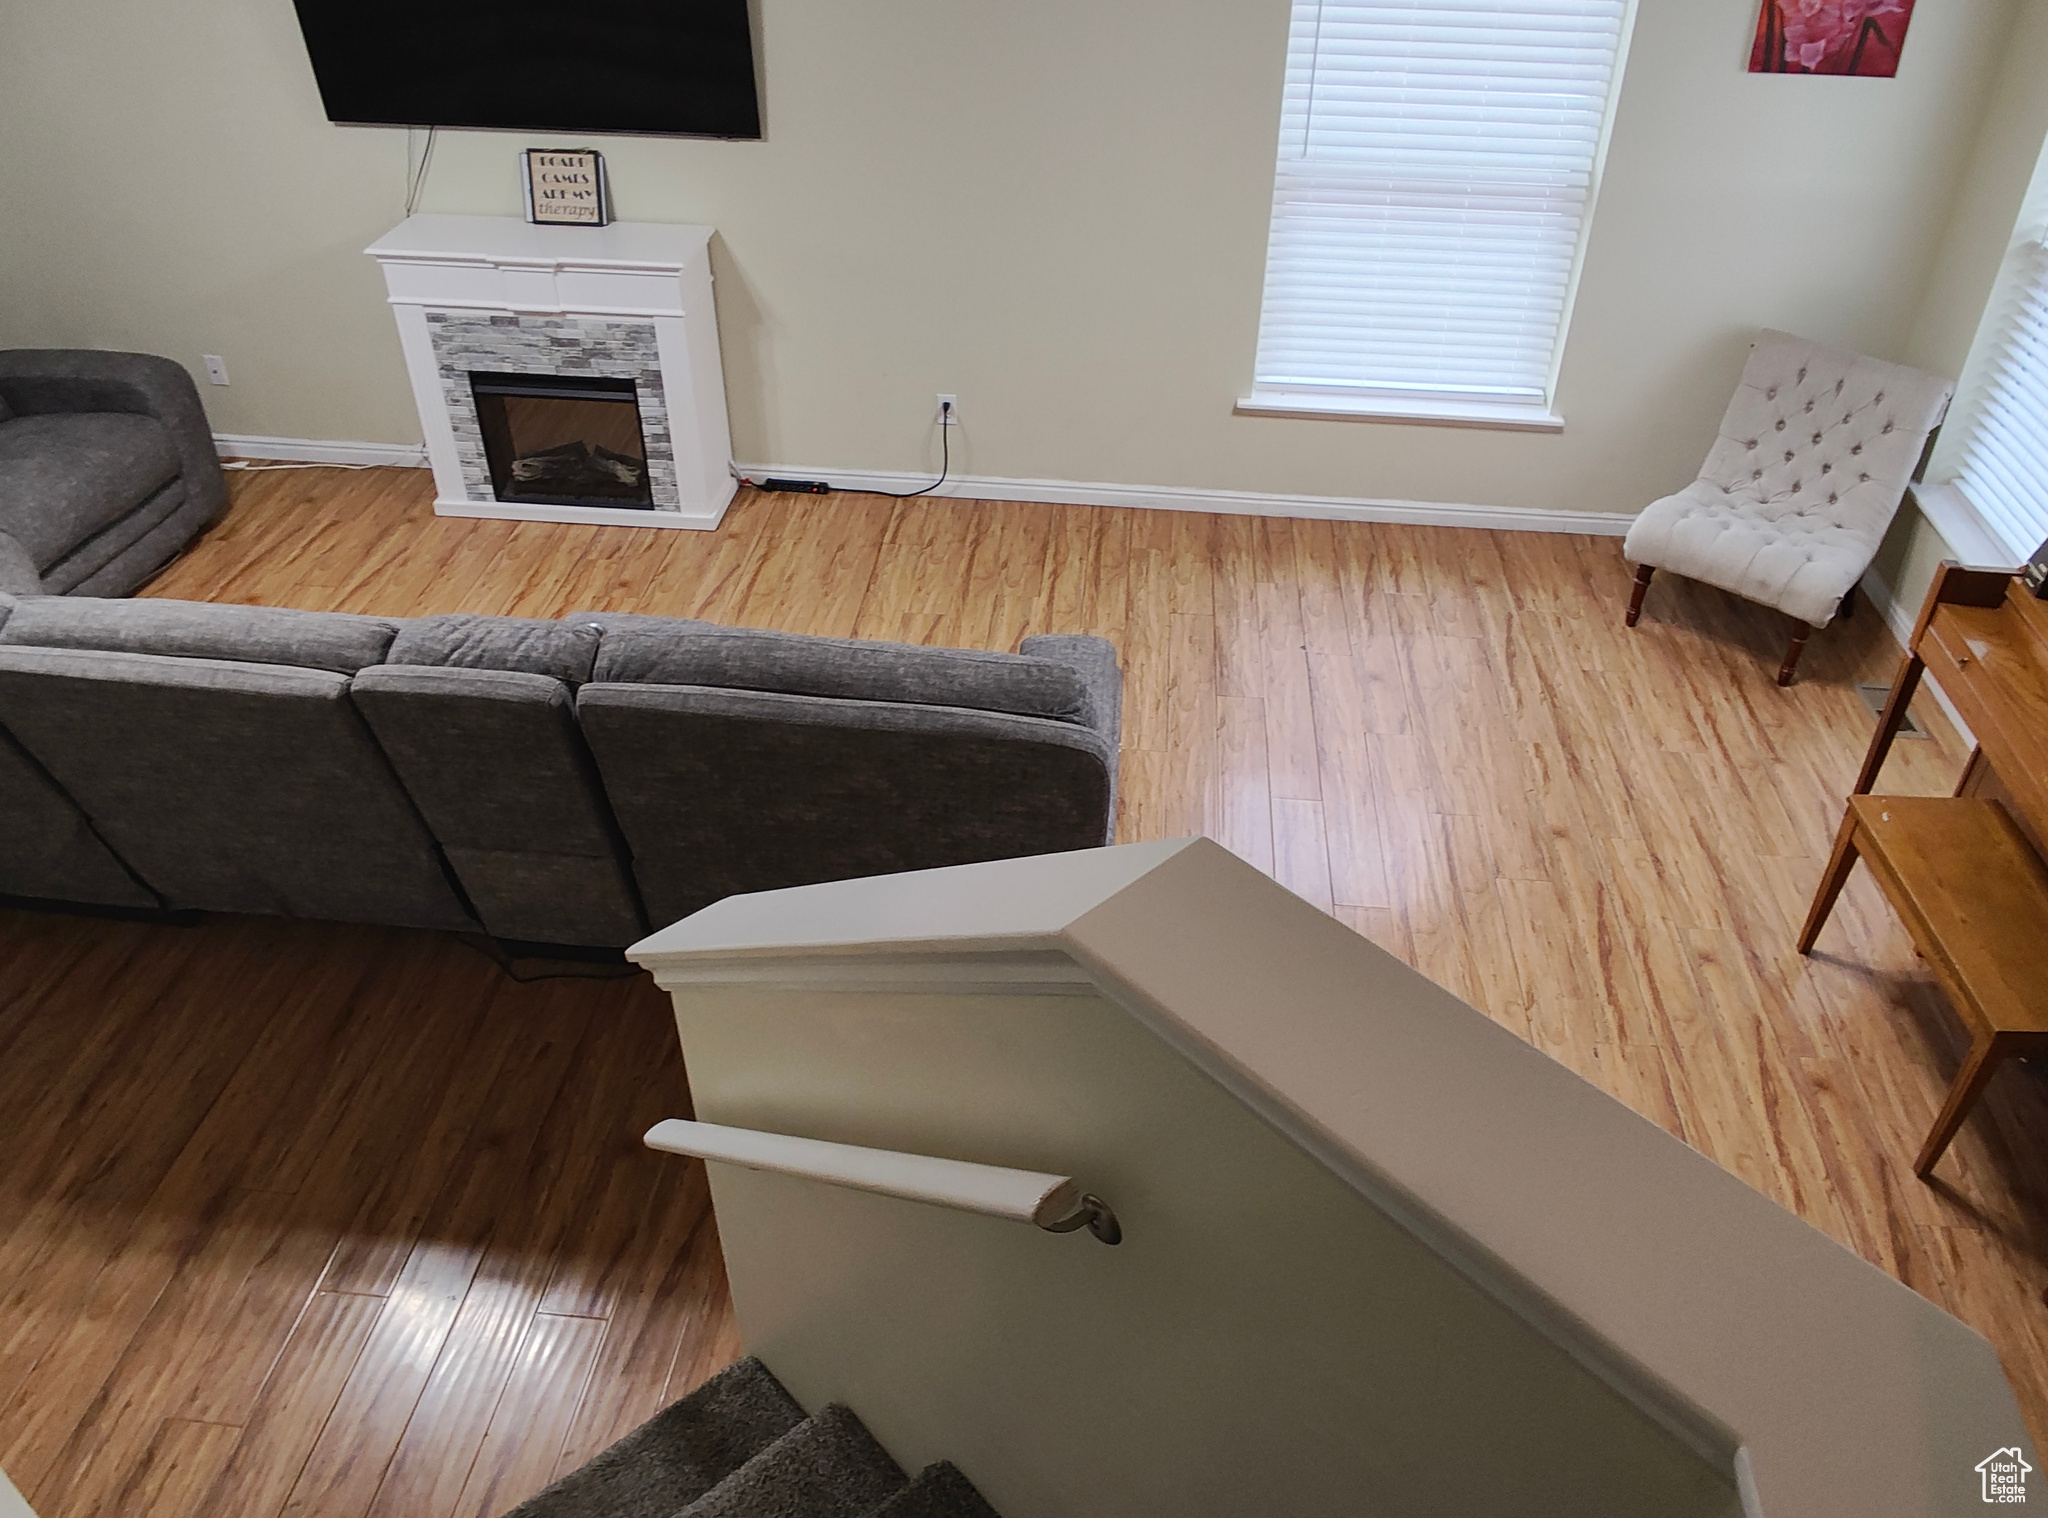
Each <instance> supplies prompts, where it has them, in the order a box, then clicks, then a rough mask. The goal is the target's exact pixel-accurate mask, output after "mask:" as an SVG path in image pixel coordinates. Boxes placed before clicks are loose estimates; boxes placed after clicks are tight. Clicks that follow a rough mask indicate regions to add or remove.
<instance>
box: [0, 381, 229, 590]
mask: <svg viewBox="0 0 2048 1518" xmlns="http://www.w3.org/2000/svg"><path fill="white" fill-rule="evenodd" d="M227 499H228V496H227V486H226V485H225V484H224V483H223V481H222V478H221V470H220V460H219V459H218V458H216V457H215V455H214V448H213V433H212V431H211V429H210V428H209V427H208V426H207V421H206V412H205V411H204V410H203V409H202V408H201V406H200V404H199V392H198V390H197V389H196V388H195V387H194V386H193V384H192V378H191V376H190V375H188V374H186V373H185V371H184V370H183V369H181V368H180V367H179V366H178V365H177V364H174V363H173V362H171V360H169V359H167V358H156V357H153V356H152V355H150V354H147V353H103V352H98V351H75V350H64V349H45V348H24V349H14V350H11V351H7V352H0V592H12V593H13V594H15V595H82V596H125V595H127V594H128V593H129V592H131V591H133V590H134V589H136V588H137V587H138V586H140V585H142V584H143V583H144V582H145V581H147V580H148V579H149V578H150V577H151V576H152V575H154V574H155V573H156V572H157V571H158V570H160V569H162V568H163V567H164V565H166V564H168V563H169V562H170V561H171V560H172V559H173V558H175V557H177V555H178V552H179V551H180V550H181V549H183V548H184V546H185V545H186V544H187V543H189V542H190V541H191V540H192V539H193V538H194V537H196V536H197V535H198V534H199V533H200V532H202V531H203V530H205V528H206V527H207V525H208V524H209V523H211V522H212V521H213V520H214V519H215V518H216V517H218V516H219V515H220V514H221V511H222V510H223V508H225V507H226V505H227Z"/></svg>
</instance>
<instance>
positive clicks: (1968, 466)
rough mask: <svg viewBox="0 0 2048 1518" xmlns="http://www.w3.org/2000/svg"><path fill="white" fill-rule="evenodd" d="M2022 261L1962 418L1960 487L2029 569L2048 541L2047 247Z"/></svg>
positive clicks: (2026, 252)
mask: <svg viewBox="0 0 2048 1518" xmlns="http://www.w3.org/2000/svg"><path fill="white" fill-rule="evenodd" d="M2019 256H2020V263H2019V265H2018V267H2017V268H2016V269H2015V270H2014V275H2015V278H2014V280H2013V283H2012V286H2011V288H2012V291H2013V294H2012V304H2011V308H2010V311H2009V314H2008V315H2007V316H2006V319H2005V322H2004V325H2003V330H2002V331H2001V332H2000V333H1999V335H1998V338H1997V341H1996V342H1995V343H1994V344H1993V346H1992V348H1991V350H1990V352H1989V354H1988V355H1987V356H1986V361H1985V367H1984V371H1983V378H1982V380H1981V383H1980V384H1979V385H1978V386H1977V387H1975V388H1976V395H1975V397H1974V400H1973V403H1972V404H1971V407H1970V414H1969V415H1968V416H1967V417H1966V418H1963V419H1962V420H1963V440H1962V445H1961V447H1960V448H1959V449H1958V450H1957V452H1956V455H1955V457H1956V461H1957V463H1956V477H1955V484H1956V487H1957V488H1958V489H1959V490H1961V491H1962V493H1963V494H1964V496H1966V497H1967V498H1968V499H1969V502H1970V504H1971V505H1972V506H1974V507H1975V508H1976V509H1977V514H1978V515H1979V516H1980V517H1982V518H1983V519H1984V523H1985V525H1986V526H1987V527H1989V528H1990V529H1991V530H1992V531H1993V532H1994V533H1996V534H1997V536H1998V537H1999V539H2000V540H2001V541H2003V542H2004V544H2005V546H2006V547H2007V548H2009V549H2011V550H2012V552H2013V553H2014V554H2015V555H2016V556H2017V559H2018V560H2019V561H2021V562H2024V561H2025V560H2026V559H2028V558H2030V557H2031V556H2032V555H2033V552H2034V550H2035V549H2037V548H2039V547H2040V546H2041V544H2042V543H2043V542H2044V541H2048V248H2044V247H2043V246H2042V245H2041V244H2039V243H2034V244H2031V245H2029V246H2028V247H2026V248H2024V249H2023V250H2021V253H2020V255H2019Z"/></svg>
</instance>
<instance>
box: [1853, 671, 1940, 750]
mask: <svg viewBox="0 0 2048 1518" xmlns="http://www.w3.org/2000/svg"><path fill="white" fill-rule="evenodd" d="M1891 693H1892V688H1891V687H1890V686H1889V685H1880V684H1878V683H1877V682H1876V681H1874V680H1872V681H1866V682H1864V683H1863V684H1861V685H1858V686H1857V687H1856V694H1857V695H1859V696H1861V697H1862V698H1863V704H1864V705H1865V706H1867V707H1869V708H1870V715H1871V716H1873V717H1875V716H1876V715H1877V714H1878V713H1879V712H1881V711H1883V710H1884V703H1885V701H1886V700H1887V699H1888V698H1889V697H1890V695H1891ZM1899 736H1900V737H1901V738H1925V737H1926V736H1927V729H1926V728H1924V727H1922V726H1921V725H1920V724H1919V723H1917V722H1915V721H1914V720H1913V714H1912V712H1911V711H1908V712H1907V713H1906V720H1905V721H1904V722H1901V723H1900V724H1899Z"/></svg>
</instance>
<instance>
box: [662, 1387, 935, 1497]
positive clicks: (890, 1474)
mask: <svg viewBox="0 0 2048 1518" xmlns="http://www.w3.org/2000/svg"><path fill="white" fill-rule="evenodd" d="M903 1485H904V1477H903V1471H902V1468H901V1467H899V1466H898V1465H897V1464H896V1462H895V1461H894V1460H891V1459H890V1458H889V1452H888V1451H887V1450H885V1449H883V1448H882V1446H881V1445H879V1444H877V1443H876V1442H875V1436H874V1435H873V1434H871V1433H869V1432H868V1431H867V1427H866V1425H864V1424H863V1423H862V1422H861V1421H860V1419H858V1418H856V1417H855V1416H854V1415H853V1413H852V1411H851V1410H850V1409H849V1408H847V1407H845V1406H843V1405H841V1404H840V1403H837V1402H835V1403H833V1404H832V1405H831V1406H830V1407H828V1408H826V1409H825V1410H824V1411H823V1412H821V1413H819V1414H818V1415H817V1416H816V1417H814V1418H808V1419H806V1420H805V1421H804V1422H802V1423H800V1424H798V1425H797V1426H796V1427H795V1428H793V1429H791V1430H790V1431H789V1432H788V1433H786V1434H784V1435H783V1436H782V1437H781V1438H780V1439H777V1440H776V1441H775V1442H774V1443H773V1444H771V1445H769V1446H768V1448H766V1449H764V1450H762V1451H761V1453H760V1454H758V1455H756V1456H754V1458H753V1459H751V1460H749V1461H748V1462H747V1463H746V1464H745V1465H743V1466H741V1467H740V1468H739V1469H738V1470H736V1471H734V1472H733V1473H732V1474H731V1475H730V1476H728V1477H726V1478H725V1480H723V1481H721V1482H719V1483H718V1485H717V1486H715V1487H713V1488H712V1489H711V1490H710V1491H709V1492H706V1493H705V1494H704V1495H703V1496H702V1497H701V1498H699V1499H698V1500H697V1501H695V1502H693V1503H691V1504H690V1505H689V1506H688V1507H686V1508H684V1509H683V1510H682V1511H681V1512H680V1513H678V1514H676V1515H674V1518H867V1514H869V1513H870V1512H872V1511H873V1510H874V1509H875V1508H877V1507H879V1506H880V1505H881V1504H882V1503H883V1502H885V1501H886V1500H887V1499H888V1498H889V1497H890V1496H891V1495H893V1494H894V1493H896V1492H898V1491H900V1490H901V1489H902V1488H903Z"/></svg>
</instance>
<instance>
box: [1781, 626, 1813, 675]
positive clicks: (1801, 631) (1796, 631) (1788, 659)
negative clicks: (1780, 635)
mask: <svg viewBox="0 0 2048 1518" xmlns="http://www.w3.org/2000/svg"><path fill="white" fill-rule="evenodd" d="M1812 636H1813V624H1812V623H1810V622H1802V621H1800V620H1799V619H1798V618H1797V617H1795V618H1793V619H1792V646H1791V647H1790V648H1788V649H1786V650H1785V662H1784V663H1783V664H1781V665H1779V666H1778V683H1779V684H1780V685H1790V684H1791V683H1792V671H1793V670H1794V669H1796V668H1798V667H1799V656H1800V655H1801V654H1803V653H1805V652H1806V640H1807V639H1808V638H1810V637H1812Z"/></svg>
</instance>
